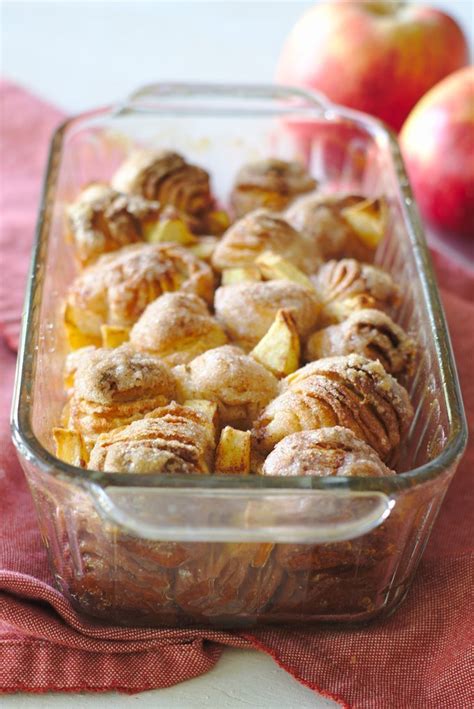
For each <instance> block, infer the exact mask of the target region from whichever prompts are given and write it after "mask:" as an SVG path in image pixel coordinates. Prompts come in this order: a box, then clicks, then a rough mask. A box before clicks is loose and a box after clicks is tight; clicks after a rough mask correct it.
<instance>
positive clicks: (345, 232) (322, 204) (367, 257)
mask: <svg viewBox="0 0 474 709" xmlns="http://www.w3.org/2000/svg"><path fill="white" fill-rule="evenodd" d="M285 218H286V219H287V221H288V222H289V223H290V224H291V225H292V226H293V227H294V228H295V229H296V230H297V231H299V232H302V233H303V234H304V235H305V236H306V237H307V239H308V240H309V242H310V243H311V244H312V245H313V248H315V250H316V253H317V254H318V256H319V257H320V258H321V260H323V261H328V260H329V259H341V258H355V259H358V260H359V261H367V262H371V261H373V258H374V255H375V251H376V248H377V246H378V244H379V242H380V241H381V240H382V237H383V232H384V204H383V202H382V200H367V199H366V198H365V197H361V196H359V195H341V194H319V193H315V194H311V195H307V196H305V197H301V198H300V199H299V200H297V201H296V202H294V203H293V204H292V205H291V206H290V207H288V209H287V210H286V212H285Z"/></svg>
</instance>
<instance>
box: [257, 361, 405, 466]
mask: <svg viewBox="0 0 474 709" xmlns="http://www.w3.org/2000/svg"><path fill="white" fill-rule="evenodd" d="M412 418H413V409H412V406H411V403H410V400H409V397H408V393H407V392H406V390H405V389H404V388H403V387H402V386H401V385H400V384H399V383H398V382H397V381H396V379H394V378H393V377H392V376H391V375H390V374H387V373H386V371H385V370H384V368H383V367H382V365H381V364H380V362H373V361H371V360H368V359H366V358H365V357H362V356H360V355H348V356H346V357H328V358H326V359H321V360H318V361H317V362H311V363H310V364H307V365H306V366H305V367H303V368H302V369H299V370H297V371H296V372H294V374H290V376H288V377H287V378H286V379H285V380H284V382H283V393H282V394H280V396H278V397H277V398H276V399H274V400H273V401H272V402H270V404H269V405H268V406H267V407H266V409H265V410H264V411H263V412H262V414H261V416H260V417H259V419H258V420H257V421H256V423H255V424H254V432H253V436H254V442H255V446H256V448H257V450H258V451H260V452H264V453H268V452H270V451H271V450H272V448H273V447H274V446H275V445H276V444H277V443H278V442H279V441H281V440H282V438H284V437H285V436H287V435H289V434H291V433H296V432H298V431H305V430H313V429H318V428H324V427H326V426H344V427H345V428H349V429H350V430H351V431H352V432H353V433H355V435H356V436H358V437H359V438H362V439H363V440H365V441H366V442H367V443H368V444H369V445H370V446H372V448H374V450H376V451H377V453H378V454H379V455H380V457H381V458H382V460H387V459H388V458H389V457H390V455H391V454H392V453H393V452H394V450H395V449H396V447H397V446H398V444H399V443H400V440H401V439H402V437H403V436H404V435H405V433H406V432H407V430H408V428H409V426H410V423H411V420H412Z"/></svg>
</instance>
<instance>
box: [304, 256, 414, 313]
mask: <svg viewBox="0 0 474 709" xmlns="http://www.w3.org/2000/svg"><path fill="white" fill-rule="evenodd" d="M313 281H314V284H315V286H316V289H317V291H318V293H319V295H320V297H321V300H322V302H323V312H322V320H323V321H324V323H325V324H331V323H335V322H341V321H342V320H344V319H345V318H347V317H348V316H349V315H350V313H351V312H353V311H356V310H361V309H363V308H371V309H376V310H383V311H384V312H387V313H390V312H392V311H393V309H394V308H395V307H396V306H397V305H398V304H399V303H400V300H401V294H400V288H399V287H398V285H397V284H396V283H395V281H394V280H393V278H392V277H391V275H390V274H389V273H387V272H386V271H384V270H382V269H381V268H378V267H377V266H372V265H370V264H367V263H361V262H360V261H356V260H355V259H341V260H340V261H328V262H327V263H325V264H323V265H322V266H321V268H320V269H319V271H318V273H317V274H316V276H314V277H313Z"/></svg>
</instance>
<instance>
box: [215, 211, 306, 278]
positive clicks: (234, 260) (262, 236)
mask: <svg viewBox="0 0 474 709" xmlns="http://www.w3.org/2000/svg"><path fill="white" fill-rule="evenodd" d="M264 251H273V252H274V253H276V254H279V255H280V256H283V257H284V258H285V259H287V260H288V261H291V262H292V263H293V264H295V266H298V267H299V268H300V269H301V270H303V271H305V272H306V273H311V272H314V270H315V269H316V267H317V265H318V261H317V260H315V259H314V258H313V256H312V254H311V250H310V248H309V247H308V243H307V242H306V241H305V240H304V238H303V237H302V236H301V234H299V233H298V232H297V231H295V229H293V227H291V226H290V225H289V224H288V222H287V221H285V219H284V218H283V217H282V216H281V215H279V214H277V213H276V212H271V211H270V210H269V209H256V210H255V211H253V212H250V213H249V214H247V215H246V216H245V217H243V218H242V219H239V220H238V221H236V222H235V223H234V224H232V226H231V227H229V229H227V231H226V232H225V234H224V236H223V237H222V239H221V240H220V242H219V243H218V244H217V246H216V248H215V250H214V253H213V254H212V265H213V266H214V268H215V269H217V270H218V271H222V270H223V269H225V268H238V267H241V266H250V265H252V264H253V263H254V262H255V259H256V258H257V257H258V256H260V255H261V254H263V252H264Z"/></svg>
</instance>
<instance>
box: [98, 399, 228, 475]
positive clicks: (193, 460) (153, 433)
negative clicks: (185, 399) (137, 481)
mask: <svg viewBox="0 0 474 709" xmlns="http://www.w3.org/2000/svg"><path fill="white" fill-rule="evenodd" d="M214 446H215V440H214V428H213V426H212V424H211V422H210V421H209V420H208V419H207V418H206V417H205V416H204V415H202V414H200V413H199V412H198V411H196V410H195V409H191V408H189V407H187V406H180V405H179V404H176V403H175V402H172V403H171V404H169V405H168V406H164V407H160V408H157V409H155V410H154V411H152V412H151V413H150V414H149V415H148V416H146V417H145V418H142V419H140V420H139V421H134V422H133V423H131V424H130V425H128V426H123V427H121V428H118V429H116V430H114V431H111V432H109V433H104V434H102V435H101V436H100V437H99V438H98V440H97V442H96V444H95V446H94V448H93V449H92V452H91V457H90V464H89V465H90V467H91V468H92V469H93V470H104V471H107V472H118V473H125V472H127V473H175V474H179V473H194V474H205V473H209V472H210V469H211V466H212V460H213V456H214Z"/></svg>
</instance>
